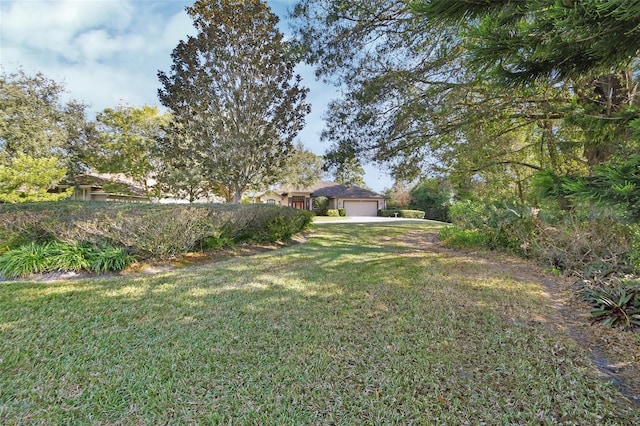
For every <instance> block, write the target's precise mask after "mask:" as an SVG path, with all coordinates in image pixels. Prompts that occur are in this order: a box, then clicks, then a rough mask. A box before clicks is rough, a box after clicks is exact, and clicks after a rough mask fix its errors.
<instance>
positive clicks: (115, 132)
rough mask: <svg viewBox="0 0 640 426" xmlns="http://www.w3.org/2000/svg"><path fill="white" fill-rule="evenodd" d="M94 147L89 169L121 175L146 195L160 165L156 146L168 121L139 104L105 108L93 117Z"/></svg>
mask: <svg viewBox="0 0 640 426" xmlns="http://www.w3.org/2000/svg"><path fill="white" fill-rule="evenodd" d="M96 121H97V123H98V125H97V131H98V144H97V146H96V149H95V150H94V151H93V152H92V153H91V159H92V166H93V167H94V168H95V169H96V170H98V171H99V172H103V173H124V174H125V175H127V176H128V177H130V178H132V179H133V180H134V182H136V183H137V184H138V185H139V186H140V187H141V188H143V189H144V191H145V193H146V194H147V195H150V193H151V191H152V190H153V188H152V186H153V183H152V179H153V180H155V178H156V177H157V173H158V171H159V168H160V167H161V165H160V164H159V153H158V145H159V141H160V139H161V138H162V137H163V128H164V127H166V126H167V125H168V123H169V121H170V116H169V115H168V114H164V115H161V114H160V112H159V110H158V108H157V107H152V106H148V105H143V106H142V107H139V108H135V107H131V106H122V105H120V106H117V107H116V108H106V109H105V110H104V111H102V112H100V113H98V115H97V116H96Z"/></svg>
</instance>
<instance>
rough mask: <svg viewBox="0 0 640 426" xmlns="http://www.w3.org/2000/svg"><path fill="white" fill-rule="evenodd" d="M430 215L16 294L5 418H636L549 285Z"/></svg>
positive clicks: (7, 289) (0, 346) (1, 355)
mask: <svg viewBox="0 0 640 426" xmlns="http://www.w3.org/2000/svg"><path fill="white" fill-rule="evenodd" d="M435 229H436V228H435V225H433V224H429V223H424V224H421V223H391V224H375V223H374V224H320V225H316V227H315V229H314V231H313V233H312V234H311V236H310V238H309V240H308V241H307V242H306V243H304V244H299V245H294V246H290V247H287V248H284V249H280V250H277V251H272V252H268V253H262V254H259V255H256V256H253V257H242V258H234V259H231V260H227V261H223V262H220V263H216V264H211V265H204V266H197V267H189V268H184V269H180V270H174V271H171V272H167V273H161V274H159V275H147V276H130V277H121V278H109V279H93V280H81V281H66V282H56V283H4V284H0V333H1V335H0V337H1V339H0V424H3V425H4V424H29V423H34V424H35V423H38V424H40V423H42V424H124V425H138V424H218V423H223V424H261V425H265V424H277V425H282V424H291V425H294V424H296V425H297V424H322V425H326V424H398V425H404V424H448V425H459V424H471V425H476V424H483V423H486V424H580V425H582V424H633V423H636V424H637V423H640V413H639V412H638V411H634V410H633V408H631V406H630V405H629V404H628V403H626V402H625V401H624V400H623V398H622V397H621V396H620V395H619V394H618V393H617V392H616V391H615V389H614V388H613V387H612V386H611V385H610V384H609V383H607V382H606V381H604V380H603V379H601V378H600V377H599V376H598V375H597V373H596V372H595V370H594V368H593V366H592V364H591V363H590V361H589V358H588V357H587V355H586V353H585V352H584V351H583V350H581V349H580V348H579V347H578V346H577V345H576V344H574V343H573V342H572V341H571V339H570V338H569V337H568V335H567V332H566V331H564V329H563V328H562V324H556V323H554V322H553V321H552V320H550V318H551V317H552V313H553V312H552V310H551V308H550V307H549V301H548V300H547V298H546V296H545V294H544V292H543V291H542V288H541V287H540V286H539V284H538V283H537V282H536V281H535V280H533V279H531V280H524V281H522V280H521V281H517V280H515V278H514V277H513V276H512V275H510V274H508V273H505V272H504V271H502V270H501V269H500V268H499V267H495V265H490V264H487V263H486V262H484V263H483V262H480V261H478V260H477V259H473V258H470V257H465V256H457V255H456V253H455V252H453V251H446V250H433V249H432V246H430V245H429V244H428V241H429V239H428V238H425V235H426V234H427V233H428V232H431V231H434V230H435Z"/></svg>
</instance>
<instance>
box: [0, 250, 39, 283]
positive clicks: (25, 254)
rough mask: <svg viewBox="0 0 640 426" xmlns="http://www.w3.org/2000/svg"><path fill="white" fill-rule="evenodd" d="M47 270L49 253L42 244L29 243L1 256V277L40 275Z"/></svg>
mask: <svg viewBox="0 0 640 426" xmlns="http://www.w3.org/2000/svg"><path fill="white" fill-rule="evenodd" d="M47 270H48V261H47V252H46V247H45V246H44V245H42V244H36V243H29V244H26V245H24V246H21V247H18V248H14V249H11V250H8V251H7V252H6V253H4V254H3V255H2V256H0V275H2V276H3V277H6V278H15V277H22V276H25V275H29V274H38V273H42V272H47Z"/></svg>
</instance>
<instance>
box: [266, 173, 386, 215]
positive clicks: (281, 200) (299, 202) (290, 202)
mask: <svg viewBox="0 0 640 426" xmlns="http://www.w3.org/2000/svg"><path fill="white" fill-rule="evenodd" d="M321 196H322V197H327V198H328V199H329V208H330V209H345V210H346V213H347V216H377V215H378V210H381V209H384V208H385V207H386V199H387V197H386V196H385V195H382V194H378V193H377V192H374V191H370V190H368V189H364V188H360V187H358V186H355V185H340V184H338V183H335V182H329V181H320V182H318V183H316V184H315V185H313V186H311V187H309V188H279V189H273V190H269V191H266V192H264V193H261V194H257V197H256V202H259V203H266V204H277V205H282V206H289V207H293V208H295V209H301V210H312V209H313V200H314V199H315V198H317V197H321Z"/></svg>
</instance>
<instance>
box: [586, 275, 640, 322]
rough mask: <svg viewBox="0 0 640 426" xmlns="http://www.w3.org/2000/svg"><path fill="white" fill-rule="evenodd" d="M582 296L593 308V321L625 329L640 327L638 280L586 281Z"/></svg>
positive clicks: (639, 288) (639, 286) (639, 289)
mask: <svg viewBox="0 0 640 426" xmlns="http://www.w3.org/2000/svg"><path fill="white" fill-rule="evenodd" d="M582 298H583V299H584V300H585V301H587V302H588V303H589V304H590V305H591V307H592V308H593V309H592V310H591V315H592V316H593V322H601V323H603V324H606V325H609V326H611V327H615V326H620V327H622V328H624V329H632V328H637V327H640V284H639V283H638V281H618V282H609V283H601V282H586V283H585V285H584V287H583V288H582Z"/></svg>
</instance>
